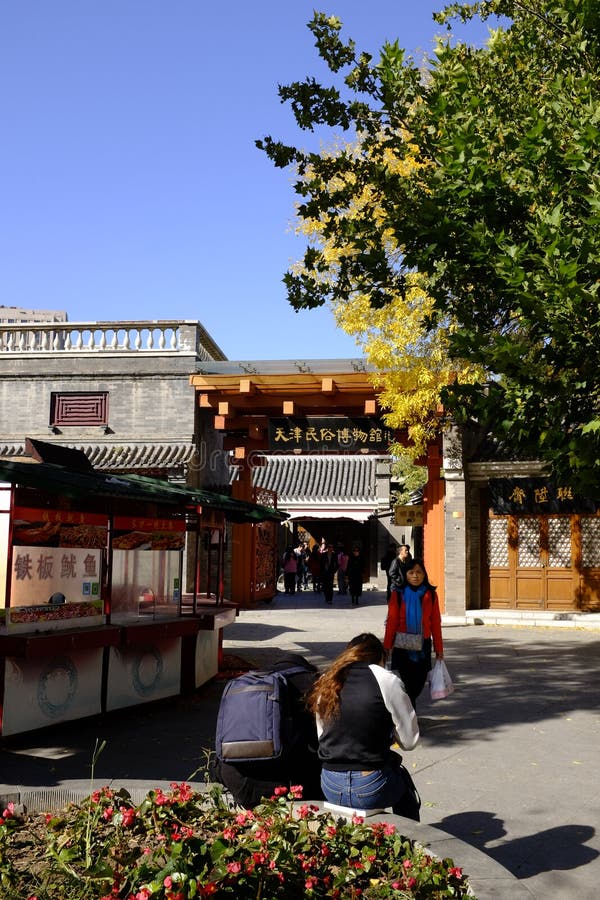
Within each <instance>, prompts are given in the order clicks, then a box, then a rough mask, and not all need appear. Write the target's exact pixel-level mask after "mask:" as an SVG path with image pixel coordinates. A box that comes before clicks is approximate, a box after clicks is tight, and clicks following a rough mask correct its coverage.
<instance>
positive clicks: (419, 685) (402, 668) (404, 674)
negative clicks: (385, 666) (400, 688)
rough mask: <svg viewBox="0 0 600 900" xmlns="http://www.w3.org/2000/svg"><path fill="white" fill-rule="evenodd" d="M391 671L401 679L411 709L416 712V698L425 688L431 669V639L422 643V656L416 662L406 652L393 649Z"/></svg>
mask: <svg viewBox="0 0 600 900" xmlns="http://www.w3.org/2000/svg"><path fill="white" fill-rule="evenodd" d="M392 669H393V670H394V672H397V673H398V675H399V676H400V678H401V679H402V681H403V683H404V687H405V688H406V693H407V694H408V696H409V698H410V702H411V703H412V705H413V709H415V710H416V708H417V697H418V696H419V694H420V693H421V691H422V690H423V688H424V687H425V682H426V681H427V673H428V672H429V670H430V669H431V638H427V639H426V640H424V641H423V655H422V656H421V657H420V658H419V659H418V660H412V659H411V658H410V656H409V651H408V650H399V649H398V648H396V647H394V649H393V650H392Z"/></svg>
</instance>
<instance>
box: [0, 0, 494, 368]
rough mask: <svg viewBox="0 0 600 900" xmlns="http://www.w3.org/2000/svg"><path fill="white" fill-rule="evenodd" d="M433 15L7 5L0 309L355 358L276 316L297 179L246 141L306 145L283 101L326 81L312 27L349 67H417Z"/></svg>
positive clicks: (277, 1)
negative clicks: (336, 29)
mask: <svg viewBox="0 0 600 900" xmlns="http://www.w3.org/2000/svg"><path fill="white" fill-rule="evenodd" d="M441 6H442V3H437V2H430V0H412V2H409V0H370V2H368V3H365V2H363V0H328V2H327V3H325V2H323V3H319V2H316V0H309V2H306V0H255V2H253V3H247V2H241V0H230V2H228V3H227V4H220V3H213V2H210V0H2V3H1V4H0V115H1V133H2V139H1V140H0V304H3V305H7V306H25V307H28V308H35V309H61V310H62V309H64V310H66V311H67V313H68V315H69V319H71V320H72V321H93V320H122V319H167V318H181V319H194V320H195V319H199V320H200V321H201V322H202V323H203V325H204V326H205V327H206V328H207V330H208V331H209V332H210V334H211V335H212V337H213V338H214V339H215V340H216V342H217V343H218V344H219V346H220V347H221V348H222V350H223V351H224V353H225V354H226V355H227V356H228V357H229V358H230V359H268V358H292V359H296V358H304V359H306V358H311V357H312V358H316V357H319V358H327V357H346V356H354V355H357V354H358V352H359V351H358V350H357V348H356V346H355V344H354V341H353V339H352V338H350V337H348V336H346V335H344V334H343V333H342V332H341V331H339V330H338V329H336V327H335V325H334V323H333V318H332V316H331V314H330V313H329V312H328V311H327V310H315V311H304V312H302V313H295V312H294V311H293V310H292V309H291V308H290V307H289V305H288V304H287V300H286V297H285V290H284V286H283V285H282V282H281V278H282V276H283V274H284V272H285V271H286V269H287V267H288V264H289V263H290V262H291V261H293V260H294V259H297V258H298V257H300V256H301V255H302V250H303V243H302V242H301V241H300V240H299V239H297V238H296V237H294V235H293V233H292V221H293V204H294V194H293V191H292V187H291V174H289V173H285V172H282V171H281V170H276V169H274V168H273V167H272V165H271V163H270V162H269V160H268V159H267V158H266V157H265V156H264V154H262V153H261V152H260V151H258V150H257V149H256V148H255V145H254V141H255V140H256V139H257V138H259V137H262V136H263V135H265V134H271V135H272V136H273V137H275V138H281V139H283V140H288V141H294V142H296V143H302V142H303V141H304V140H305V138H304V137H303V136H302V135H301V133H299V132H298V131H297V130H296V128H295V126H294V123H293V119H292V114H291V112H290V110H289V109H288V108H287V107H285V106H282V105H281V104H280V102H279V98H278V97H277V85H278V83H284V84H285V83H288V82H290V81H293V80H301V79H302V78H304V77H305V76H306V75H308V74H311V75H315V76H316V77H323V76H324V74H325V73H324V69H323V67H322V65H320V62H319V60H318V57H317V53H316V50H315V49H314V47H313V41H312V36H311V34H310V32H309V31H308V29H307V28H306V23H307V22H308V21H309V20H310V18H311V16H312V13H313V9H314V8H317V9H319V10H322V11H324V12H327V13H328V14H332V15H337V16H338V17H339V18H340V19H341V20H342V22H343V23H344V32H343V34H344V35H345V36H347V37H353V38H354V39H355V41H356V44H357V46H358V47H359V48H360V49H365V50H368V51H369V52H371V53H373V54H376V53H377V51H378V49H379V48H380V47H381V45H382V44H383V42H384V41H386V40H394V39H395V38H398V39H399V41H400V44H401V45H402V46H403V47H405V48H407V49H408V50H409V51H411V52H415V53H416V54H419V53H420V52H422V51H429V50H430V49H431V48H432V46H433V37H434V35H435V34H436V32H439V30H440V29H439V26H437V25H436V24H435V23H434V22H433V20H432V18H431V14H432V11H433V10H435V9H438V8H440V7H441ZM467 33H468V35H469V38H470V39H472V40H474V41H476V42H478V43H481V42H482V41H483V40H484V39H485V37H486V34H487V29H486V27H485V26H484V25H482V24H480V23H479V24H478V26H473V25H472V26H471V27H470V29H469V31H468V32H467ZM459 34H462V35H464V34H465V32H464V30H463V31H461V32H459Z"/></svg>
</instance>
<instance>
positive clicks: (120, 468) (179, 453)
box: [0, 441, 195, 472]
mask: <svg viewBox="0 0 600 900" xmlns="http://www.w3.org/2000/svg"><path fill="white" fill-rule="evenodd" d="M54 443H59V442H57V441H54ZM61 443H62V442H61ZM64 446H67V447H72V448H74V449H77V450H82V451H83V452H84V453H85V455H86V456H87V458H88V459H89V461H90V462H91V464H92V466H93V467H94V469H97V470H98V471H104V470H110V471H111V472H144V471H154V470H169V471H171V470H175V471H176V472H179V471H181V472H183V471H184V469H185V467H186V465H187V464H188V463H189V462H190V461H191V459H192V457H193V456H194V452H195V447H194V445H193V444H192V443H187V442H178V443H169V442H166V441H157V442H152V441H127V442H119V443H111V442H109V441H99V442H97V443H92V442H86V441H81V442H75V443H66V442H65V443H64ZM24 453H25V444H24V443H18V442H14V443H10V444H9V443H5V444H2V443H0V457H5V458H9V459H10V458H15V457H18V456H23V455H24Z"/></svg>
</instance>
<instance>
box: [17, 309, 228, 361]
mask: <svg viewBox="0 0 600 900" xmlns="http://www.w3.org/2000/svg"><path fill="white" fill-rule="evenodd" d="M90 352H95V353H109V352H110V353H115V352H118V353H121V354H122V353H126V354H130V353H144V352H153V353H157V352H158V353H160V352H169V353H187V354H190V355H195V356H197V357H198V358H200V359H204V360H207V361H208V360H213V359H224V358H225V357H224V355H223V352H222V351H221V350H220V348H219V347H218V346H217V345H216V344H215V343H214V341H213V340H212V338H211V337H210V335H209V334H208V333H207V332H206V330H205V329H204V328H203V326H202V325H201V324H200V323H199V322H194V321H188V320H184V321H181V320H169V319H158V320H157V319H152V320H140V321H131V322H129V321H126V322H60V323H59V322H18V323H15V324H5V323H2V324H0V353H90Z"/></svg>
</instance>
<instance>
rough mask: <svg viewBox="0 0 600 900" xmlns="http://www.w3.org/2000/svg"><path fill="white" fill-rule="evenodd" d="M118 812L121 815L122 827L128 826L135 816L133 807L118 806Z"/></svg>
mask: <svg viewBox="0 0 600 900" xmlns="http://www.w3.org/2000/svg"><path fill="white" fill-rule="evenodd" d="M119 812H120V813H122V815H123V828H128V827H129V825H132V824H133V822H134V820H135V816H136V812H135V809H127V807H126V806H120V807H119Z"/></svg>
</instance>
